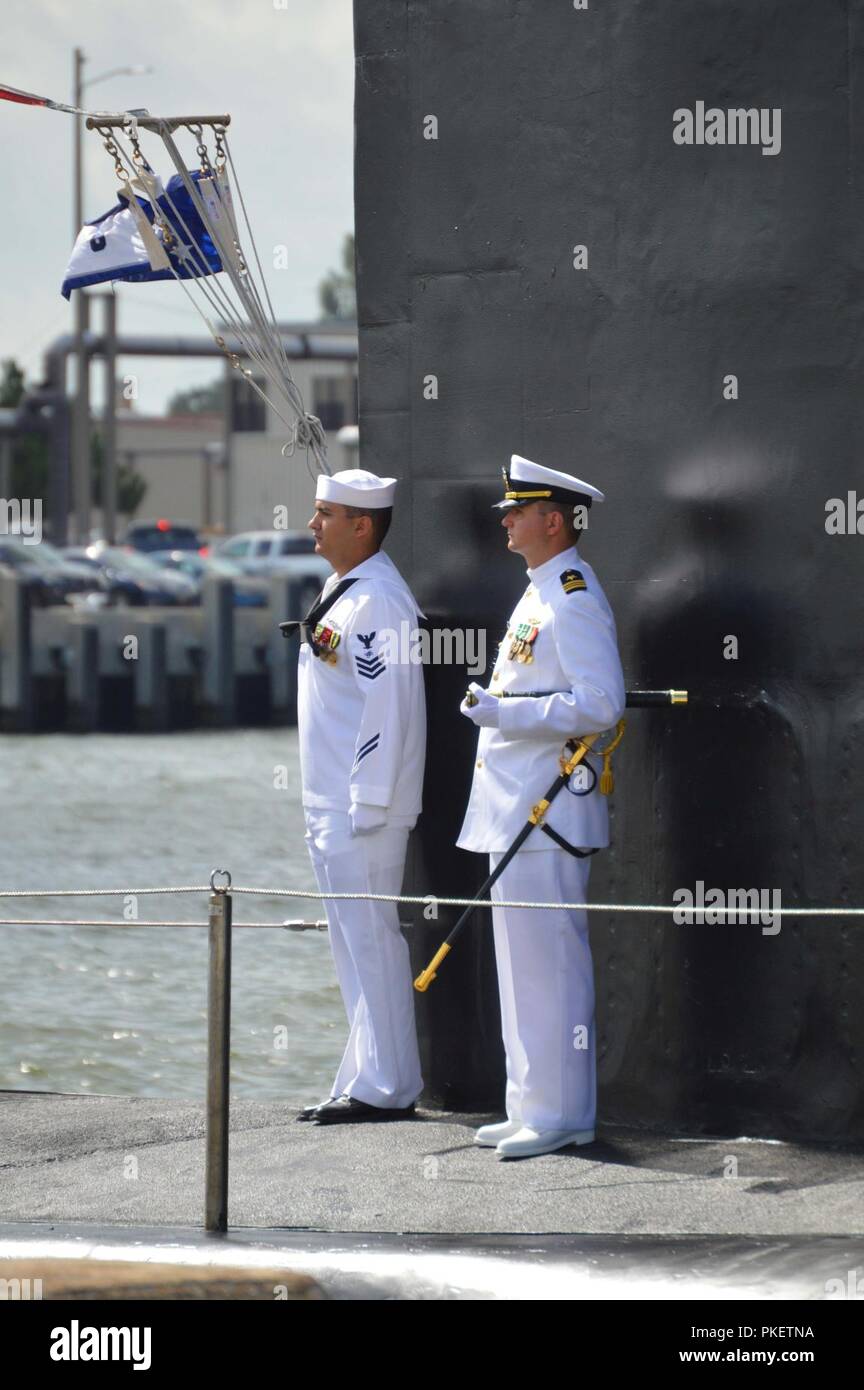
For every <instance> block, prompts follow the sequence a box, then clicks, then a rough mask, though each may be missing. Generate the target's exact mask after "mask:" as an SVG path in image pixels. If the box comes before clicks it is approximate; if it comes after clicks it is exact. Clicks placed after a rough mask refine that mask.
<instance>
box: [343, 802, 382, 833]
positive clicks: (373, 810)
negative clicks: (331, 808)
mask: <svg viewBox="0 0 864 1390" xmlns="http://www.w3.org/2000/svg"><path fill="white" fill-rule="evenodd" d="M348 814H349V816H350V817H351V834H352V835H370V834H371V833H372V831H373V830H380V829H381V827H382V826H383V825H386V824H387V807H386V806H370V805H369V804H368V803H367V802H365V801H353V802H352V803H351V806H350V807H349V810H348Z"/></svg>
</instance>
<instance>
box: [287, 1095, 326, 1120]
mask: <svg viewBox="0 0 864 1390" xmlns="http://www.w3.org/2000/svg"><path fill="white" fill-rule="evenodd" d="M331 1099H332V1097H331ZM329 1103H330V1102H329V1100H319V1101H318V1102H317V1104H315V1105H304V1106H303V1109H302V1110H298V1111H297V1114H296V1116H295V1119H298V1120H312V1119H314V1118H315V1113H316V1111H318V1110H320V1109H321V1106H322V1105H329Z"/></svg>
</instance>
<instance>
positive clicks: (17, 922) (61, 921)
mask: <svg viewBox="0 0 864 1390" xmlns="http://www.w3.org/2000/svg"><path fill="white" fill-rule="evenodd" d="M209 925H210V924H209V922H171V921H158V922H157V921H144V920H143V919H142V920H141V921H135V922H127V921H125V920H124V921H122V922H117V921H111V920H108V919H102V918H101V917H79V918H75V919H72V918H69V917H0V927H196V928H198V929H199V930H200V928H201V927H205V928H206V927H208V926H209ZM402 925H403V926H410V925H411V923H410V922H403V923H402ZM231 926H232V928H233V927H280V928H284V929H285V930H286V931H326V930H327V922H326V921H323V922H319V921H315V922H304V921H299V920H298V921H296V922H232V923H231Z"/></svg>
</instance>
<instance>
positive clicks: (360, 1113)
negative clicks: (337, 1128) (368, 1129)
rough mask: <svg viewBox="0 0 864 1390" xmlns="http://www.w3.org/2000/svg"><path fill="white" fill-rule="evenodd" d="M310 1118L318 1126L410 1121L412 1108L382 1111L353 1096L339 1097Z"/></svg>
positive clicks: (381, 1107)
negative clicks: (378, 1121)
mask: <svg viewBox="0 0 864 1390" xmlns="http://www.w3.org/2000/svg"><path fill="white" fill-rule="evenodd" d="M310 1118H311V1119H313V1120H315V1121H316V1123H317V1124H319V1125H352V1124H360V1123H362V1122H363V1121H370V1120H411V1119H413V1118H414V1106H413V1104H412V1105H406V1106H404V1107H403V1108H402V1109H400V1110H393V1109H384V1107H383V1106H380V1105H367V1104H366V1102H365V1101H364V1100H355V1099H354V1097H353V1096H339V1098H338V1100H330V1101H328V1102H327V1104H326V1105H319V1107H318V1109H317V1110H316V1111H315V1113H314V1114H313V1115H312V1116H310Z"/></svg>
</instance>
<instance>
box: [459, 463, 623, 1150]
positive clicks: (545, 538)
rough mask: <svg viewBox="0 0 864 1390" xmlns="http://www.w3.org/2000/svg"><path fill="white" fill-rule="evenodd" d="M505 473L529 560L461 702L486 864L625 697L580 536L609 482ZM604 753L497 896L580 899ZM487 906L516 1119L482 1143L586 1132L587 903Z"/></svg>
mask: <svg viewBox="0 0 864 1390" xmlns="http://www.w3.org/2000/svg"><path fill="white" fill-rule="evenodd" d="M504 479H505V495H504V500H503V501H502V502H499V503H497V504H496V506H497V508H498V509H500V510H501V511H503V513H504V515H503V517H502V521H501V524H502V526H504V527H505V529H506V531H507V545H508V549H509V550H511V551H513V552H514V553H515V554H516V555H520V556H521V557H522V559H523V560H524V561H525V563H526V565H527V567H528V587H527V589H526V590H525V593H524V594H523V596H522V598H521V599H520V600H519V602H518V604H517V605H516V608H515V609H514V611H513V613H512V615H511V617H510V621H509V623H508V627H507V633H506V636H505V637H504V639H503V641H502V643H501V645H500V647H499V649H498V655H497V658H496V661H495V667H494V670H493V673H492V679H491V681H490V684H489V690H488V691H485V690H482V689H481V688H480V687H479V686H478V685H476V684H475V685H472V686H471V690H472V693H473V694H474V695H475V697H476V700H477V703H476V704H475V705H473V706H469V705H468V704H467V703H465V702H463V704H462V706H461V710H462V713H463V714H464V715H466V716H467V718H469V719H471V720H473V722H474V723H475V724H476V725H478V726H479V728H480V737H479V741H478V746H477V756H476V762H475V769H474V778H473V782H472V786H471V795H470V799H469V803H468V810H467V814H466V816H465V822H464V824H463V826H462V830H461V833H460V837H459V840H458V841H457V843H458V845H459V847H460V848H461V849H468V850H475V851H478V852H483V853H487V854H488V855H489V867H490V872H491V871H492V870H493V869H494V868H495V867H496V866H497V864H498V862H499V861H500V860H501V858H502V857H503V854H504V851H505V850H507V849H508V848H509V846H510V845H511V844H512V842H513V840H514V839H515V838H516V836H517V834H518V832H519V831H520V830H521V829H522V827H523V826H524V825H525V822H526V821H527V819H528V815H529V812H530V810H531V808H532V806H533V805H534V803H535V802H537V801H538V800H539V799H540V798H541V797H542V796H543V795H544V793H545V792H546V791H547V789H548V788H549V786H550V785H551V784H552V782H554V780H555V777H556V776H557V775H558V773H559V771H560V769H559V761H558V760H559V756H560V754H561V752H562V750H563V747H564V743H565V740H566V739H567V738H569V737H572V736H574V735H582V734H589V733H597V732H600V731H602V730H604V729H609V728H612V727H613V726H614V725H615V723H616V722H617V720H618V719H620V718H621V715H622V713H623V711H624V704H625V689H624V677H623V673H622V670H621V662H620V659H619V656H618V646H617V638H616V631H615V620H614V618H613V615H612V610H611V609H610V607H609V604H608V602H607V600H606V596H605V594H604V593H603V590H602V588H601V587H600V584H599V582H598V580H597V576H596V575H595V573H594V571H593V569H592V568H591V566H590V565H589V564H588V563H587V561H586V560H584V559H583V558H582V556H581V555H580V554H579V551H578V548H577V542H578V539H579V532H580V529H581V527H580V523H584V522H585V521H587V509H588V508H590V506H591V504H592V502H594V501H600V502H602V501H603V494H602V492H600V491H599V490H598V489H597V488H595V487H592V486H591V484H590V483H585V482H582V481H581V480H580V479H579V478H574V477H571V476H570V475H569V474H567V473H561V472H558V471H557V470H555V469H551V468H545V467H543V466H541V465H540V464H536V463H532V462H531V461H530V460H529V459H523V458H520V457H519V455H518V454H514V455H513V456H512V458H511V462H510V471H509V475H508V473H507V471H506V470H505V471H504ZM597 761H598V760H597V759H593V758H590V757H589V760H588V768H586V769H584V770H582V769H580V768H577V769H576V770H575V772H574V774H573V776H572V777H571V780H570V784H569V786H568V787H565V788H564V789H562V791H561V792H559V794H558V796H557V797H556V798H555V800H554V801H553V802H552V804H551V807H550V810H549V812H548V814H547V817H546V824H547V826H548V827H549V831H550V832H552V833H544V831H543V829H542V828H541V827H539V826H538V827H535V828H534V830H532V832H531V834H530V835H529V836H528V838H527V840H526V841H525V843H524V845H523V846H522V848H521V849H520V850H519V852H518V853H517V854H516V855H515V856H514V857H513V859H512V860H511V862H510V864H509V865H508V867H507V868H506V869H505V871H504V873H503V874H502V875H501V877H500V878H499V879H498V880H497V882H496V883H495V885H494V886H493V888H492V893H491V896H492V898H493V900H497V901H499V902H500V901H502V900H506V899H511V900H512V899H522V900H525V899H530V900H533V901H535V902H577V903H578V902H586V901H587V892H588V874H589V869H590V864H591V859H590V851H591V850H592V849H599V848H602V847H603V846H605V845H608V843H609V816H608V809H607V805H606V797H605V796H603V795H602V794H601V792H600V788H599V777H598V776H597V773H598V769H597V767H596V765H595V764H596V762H597ZM577 793H582V794H577ZM574 851H579V853H575V852H574ZM586 851H588V853H587V854H586ZM492 919H493V929H494V935H495V957H496V962H497V970H498V986H499V993H500V999H501V1024H502V1032H503V1038H504V1049H505V1055H506V1065H507V1091H506V1110H507V1119H506V1121H505V1122H504V1123H503V1124H495V1125H484V1126H483V1127H482V1128H481V1129H479V1130H478V1131H477V1133H476V1135H475V1141H476V1143H478V1144H480V1145H481V1146H484V1147H494V1148H496V1149H497V1152H498V1155H499V1157H501V1158H527V1157H531V1156H532V1155H535V1154H542V1153H549V1152H551V1151H553V1150H555V1149H560V1148H564V1147H565V1146H567V1145H569V1144H586V1143H590V1142H591V1141H592V1140H593V1139H594V1125H595V1118H596V1057H595V1028H594V978H593V966H592V960H591V948H590V943H589V938H588V922H587V914H586V913H585V912H566V911H563V910H561V911H554V910H551V909H545V908H534V909H528V908H505V907H493V909H492Z"/></svg>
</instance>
